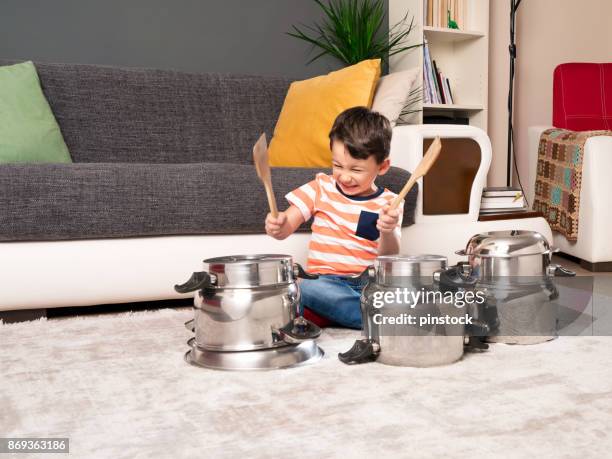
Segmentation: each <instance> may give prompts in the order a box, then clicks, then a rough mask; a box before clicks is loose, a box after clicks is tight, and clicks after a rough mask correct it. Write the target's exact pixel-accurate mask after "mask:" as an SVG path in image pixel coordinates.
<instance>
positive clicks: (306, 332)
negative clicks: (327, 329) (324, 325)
mask: <svg viewBox="0 0 612 459" xmlns="http://www.w3.org/2000/svg"><path fill="white" fill-rule="evenodd" d="M276 331H277V332H279V333H280V335H281V338H282V340H283V341H285V342H286V343H289V344H297V343H301V342H303V341H307V340H311V339H317V338H318V337H319V336H320V335H321V331H322V330H321V327H319V326H318V325H316V324H313V323H312V322H311V321H310V320H308V319H305V318H304V317H302V316H298V317H296V318H295V319H294V320H293V321H291V322H289V323H288V324H287V325H285V326H284V327H282V328H279V329H277V330H276Z"/></svg>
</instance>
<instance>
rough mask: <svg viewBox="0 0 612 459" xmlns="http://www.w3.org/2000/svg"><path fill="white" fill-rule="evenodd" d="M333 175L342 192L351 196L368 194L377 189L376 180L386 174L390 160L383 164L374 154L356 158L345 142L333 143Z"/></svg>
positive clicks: (335, 141)
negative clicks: (364, 157)
mask: <svg viewBox="0 0 612 459" xmlns="http://www.w3.org/2000/svg"><path fill="white" fill-rule="evenodd" d="M331 150H332V165H333V169H332V175H333V177H334V179H335V180H336V182H337V183H338V186H339V187H340V189H341V190H342V192H343V193H344V194H346V195H349V196H368V195H370V194H372V193H373V192H374V191H376V185H374V180H375V179H376V177H377V176H379V175H383V174H386V173H387V171H388V170H389V166H390V161H389V160H388V159H385V160H384V161H383V162H382V163H381V164H378V163H377V162H376V159H375V158H374V156H369V157H368V159H356V158H353V157H352V156H351V154H350V153H349V151H348V149H347V148H346V147H345V145H344V143H343V142H340V141H338V140H334V141H333V143H332V148H331Z"/></svg>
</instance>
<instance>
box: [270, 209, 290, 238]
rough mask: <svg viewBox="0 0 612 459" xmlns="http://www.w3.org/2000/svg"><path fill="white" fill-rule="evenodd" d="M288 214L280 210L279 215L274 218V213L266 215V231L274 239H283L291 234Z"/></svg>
mask: <svg viewBox="0 0 612 459" xmlns="http://www.w3.org/2000/svg"><path fill="white" fill-rule="evenodd" d="M288 226H289V225H288V221H287V214H286V213H285V212H279V213H278V217H276V218H274V217H273V216H272V214H268V215H267V216H266V233H267V234H268V235H269V236H272V237H273V238H274V239H278V240H283V239H285V238H286V237H287V236H289V235H290V234H291V232H290V231H289V228H287V227H288Z"/></svg>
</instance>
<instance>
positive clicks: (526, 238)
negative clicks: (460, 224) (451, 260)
mask: <svg viewBox="0 0 612 459" xmlns="http://www.w3.org/2000/svg"><path fill="white" fill-rule="evenodd" d="M457 253H458V254H459V255H472V256H477V257H501V258H508V257H519V256H523V255H544V254H548V253H551V248H550V245H549V243H548V241H547V240H546V238H545V237H544V236H542V235H541V234H540V233H537V232H535V231H519V230H512V231H490V232H488V233H481V234H476V235H475V236H472V237H471V238H470V240H469V242H468V243H467V246H466V248H465V250H462V251H460V252H457Z"/></svg>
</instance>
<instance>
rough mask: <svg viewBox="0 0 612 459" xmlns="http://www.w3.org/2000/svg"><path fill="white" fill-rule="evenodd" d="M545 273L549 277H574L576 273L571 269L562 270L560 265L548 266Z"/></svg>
mask: <svg viewBox="0 0 612 459" xmlns="http://www.w3.org/2000/svg"><path fill="white" fill-rule="evenodd" d="M546 272H547V273H548V275H549V276H551V277H575V276H576V273H575V272H574V271H572V270H571V269H567V268H564V267H563V266H561V265H555V264H551V265H548V268H547V269H546Z"/></svg>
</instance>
